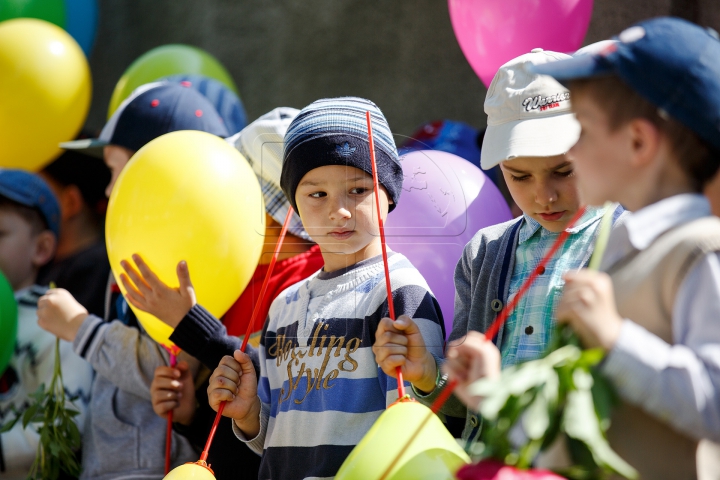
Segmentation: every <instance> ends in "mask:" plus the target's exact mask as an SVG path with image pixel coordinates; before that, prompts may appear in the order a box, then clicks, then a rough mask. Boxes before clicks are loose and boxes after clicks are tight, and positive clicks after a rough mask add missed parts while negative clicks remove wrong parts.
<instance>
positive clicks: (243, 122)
mask: <svg viewBox="0 0 720 480" xmlns="http://www.w3.org/2000/svg"><path fill="white" fill-rule="evenodd" d="M163 80H165V81H168V82H170V83H179V84H180V85H183V86H186V87H191V88H193V89H195V90H197V91H198V92H200V93H202V94H203V95H204V96H205V98H207V99H208V100H210V103H212V104H213V106H214V107H215V110H216V111H217V112H218V114H219V115H220V118H222V120H223V123H224V124H225V128H227V131H228V135H235V134H236V133H238V132H239V131H240V130H242V129H243V128H245V127H246V126H247V115H246V114H245V107H243V103H242V101H241V100H240V97H238V96H237V95H236V94H235V92H233V91H232V90H230V88H228V87H227V85H225V84H224V83H222V82H221V81H219V80H215V79H214V78H210V77H206V76H204V75H197V74H180V75H171V76H169V77H165V78H163Z"/></svg>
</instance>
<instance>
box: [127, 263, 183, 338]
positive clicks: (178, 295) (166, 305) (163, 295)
mask: <svg viewBox="0 0 720 480" xmlns="http://www.w3.org/2000/svg"><path fill="white" fill-rule="evenodd" d="M132 258H133V260H134V261H135V264H136V265H137V268H138V269H137V270H135V268H133V266H132V265H131V264H130V262H128V261H127V260H123V261H122V262H120V265H121V266H122V267H123V270H125V273H121V274H120V281H121V282H122V284H123V286H124V287H125V290H126V291H127V295H125V298H126V299H127V301H128V302H129V303H130V304H131V305H132V306H134V307H135V308H138V309H140V310H142V311H143V312H148V313H150V314H152V315H155V316H156V317H157V318H159V319H160V320H162V321H163V322H164V323H167V324H168V325H170V326H171V327H173V328H175V327H177V325H178V323H180V321H181V320H182V319H183V318H184V317H185V315H187V313H188V312H189V311H190V309H191V308H192V307H194V306H195V304H196V303H197V300H196V299H195V289H193V286H192V283H191V282H190V272H189V271H188V266H187V263H185V262H184V261H182V262H180V263H178V266H177V276H178V281H179V282H180V287H178V288H170V287H168V286H167V285H165V284H164V283H163V281H162V280H160V279H159V278H158V277H157V275H155V273H153V271H152V270H150V267H148V265H147V263H145V262H144V261H143V259H142V258H140V255H138V254H135V255H133V256H132ZM131 280H132V281H131Z"/></svg>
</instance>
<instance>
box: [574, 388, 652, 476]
mask: <svg viewBox="0 0 720 480" xmlns="http://www.w3.org/2000/svg"><path fill="white" fill-rule="evenodd" d="M588 375H589V374H588ZM563 426H564V429H565V432H566V433H567V434H568V435H569V436H570V437H572V438H575V439H577V440H580V441H581V442H583V443H584V444H585V445H587V447H588V448H589V449H590V451H591V452H592V454H593V458H594V459H595V461H596V462H597V463H598V465H600V466H606V467H608V468H611V469H612V470H614V471H615V472H617V473H619V474H620V475H622V476H624V477H626V478H637V476H638V474H637V471H635V469H634V468H633V467H631V466H630V465H629V464H628V463H627V462H625V460H623V459H622V458H620V456H619V455H618V454H617V453H615V452H614V451H613V450H612V449H611V448H610V445H609V444H608V443H607V440H605V437H603V435H602V433H601V430H600V424H599V422H598V418H597V416H596V415H595V408H594V406H593V400H592V394H591V393H590V390H589V389H587V390H574V391H571V392H569V393H568V397H567V405H566V407H565V416H564V419H563Z"/></svg>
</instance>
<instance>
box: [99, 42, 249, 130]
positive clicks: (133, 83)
mask: <svg viewBox="0 0 720 480" xmlns="http://www.w3.org/2000/svg"><path fill="white" fill-rule="evenodd" d="M183 73H184V74H200V75H205V76H206V77H210V78H214V79H215V80H218V81H220V82H222V83H224V84H225V85H227V86H228V87H229V88H230V89H231V90H232V91H234V92H235V93H238V91H237V87H236V86H235V82H234V81H233V79H232V77H231V76H230V74H229V73H228V71H227V70H226V69H225V67H223V66H222V64H221V63H220V62H219V61H218V60H217V59H216V58H215V57H213V56H212V55H210V54H209V53H207V52H206V51H204V50H201V49H199V48H197V47H191V46H189V45H179V44H178V45H163V46H161V47H157V48H153V49H152V50H150V51H149V52H146V53H144V54H143V55H142V56H140V57H139V58H138V59H137V60H135V61H134V62H133V63H132V64H131V65H130V66H129V67H128V68H127V70H125V73H123V75H122V77H120V80H118V83H117V85H115V90H113V94H112V97H111V98H110V106H109V107H108V119H109V118H110V117H111V116H112V114H113V113H114V112H115V110H117V109H118V107H119V106H120V104H121V103H122V102H123V100H125V99H126V98H127V97H129V96H130V94H131V93H132V91H133V90H135V89H136V88H137V87H139V86H140V85H144V84H146V83H150V82H154V81H156V80H159V79H161V78H163V77H168V76H170V75H178V74H183Z"/></svg>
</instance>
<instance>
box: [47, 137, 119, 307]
mask: <svg viewBox="0 0 720 480" xmlns="http://www.w3.org/2000/svg"><path fill="white" fill-rule="evenodd" d="M38 175H40V177H42V178H43V180H45V181H46V182H47V183H48V185H49V186H50V188H52V189H53V191H54V192H55V196H56V197H57V199H58V203H59V204H60V226H61V228H60V238H58V248H57V252H56V253H55V258H54V259H53V261H52V262H51V263H49V264H47V265H46V266H45V267H43V268H42V269H41V270H40V275H39V277H38V278H39V283H40V284H41V285H48V284H49V283H50V282H53V283H55V285H57V286H58V287H60V288H64V289H66V290H67V291H69V292H70V293H72V294H73V296H74V297H75V298H76V299H77V301H78V302H80V303H81V304H82V305H83V306H84V307H85V308H87V309H88V311H89V312H90V313H92V314H93V315H98V316H102V315H103V313H104V311H105V288H106V287H107V279H108V276H109V275H110V263H109V262H108V257H107V251H106V250H105V235H104V225H105V210H106V208H107V198H106V197H105V186H106V185H107V184H108V182H109V181H110V170H108V168H107V166H106V165H105V164H104V163H103V162H100V161H98V159H97V158H95V157H92V156H90V155H84V154H82V153H80V152H75V151H71V150H66V151H65V152H63V153H62V154H61V155H60V156H59V157H58V158H57V159H56V160H55V161H53V162H52V163H51V164H50V165H48V166H47V167H45V168H44V169H43V170H42V171H41V172H40V173H39V174H38Z"/></svg>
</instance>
